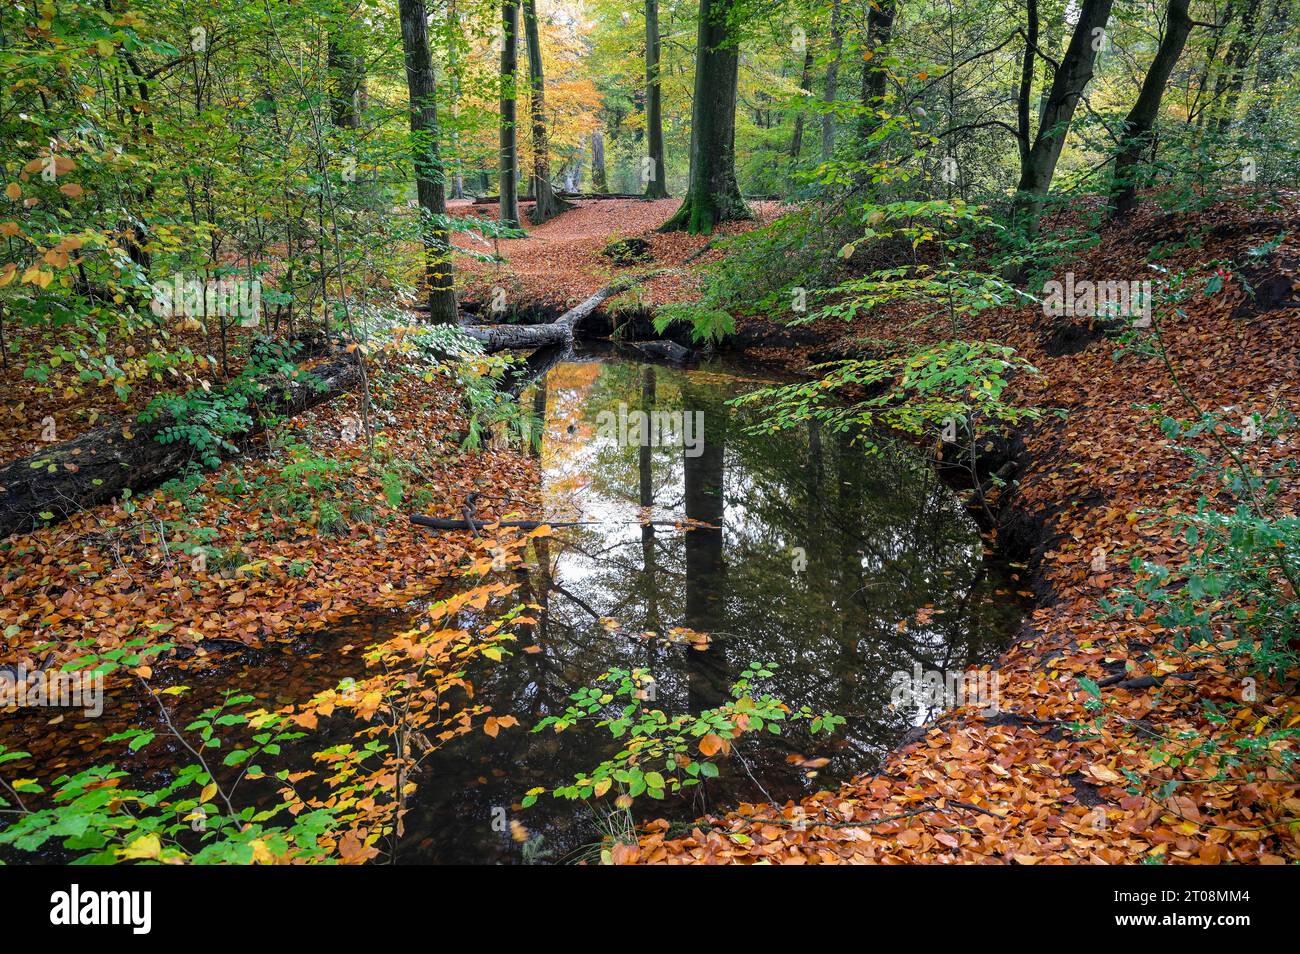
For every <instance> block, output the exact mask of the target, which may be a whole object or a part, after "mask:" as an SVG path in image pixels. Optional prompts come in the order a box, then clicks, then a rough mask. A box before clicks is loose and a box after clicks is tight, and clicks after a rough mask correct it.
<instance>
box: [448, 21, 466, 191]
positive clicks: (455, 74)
mask: <svg viewBox="0 0 1300 954" xmlns="http://www.w3.org/2000/svg"><path fill="white" fill-rule="evenodd" d="M459 30H460V18H459V16H458V15H457V13H456V2H455V0H449V2H448V3H447V92H448V94H449V97H450V99H451V119H452V131H451V152H452V163H453V165H454V167H455V172H454V174H453V175H452V177H451V197H452V198H453V199H463V198H465V162H464V159H463V158H462V156H461V148H460V83H461V75H460V57H459V49H458V43H457V36H456V34H457V31H459Z"/></svg>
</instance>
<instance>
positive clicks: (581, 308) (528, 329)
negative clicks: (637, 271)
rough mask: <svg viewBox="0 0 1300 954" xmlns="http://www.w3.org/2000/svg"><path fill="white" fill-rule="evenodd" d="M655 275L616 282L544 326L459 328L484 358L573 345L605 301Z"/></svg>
mask: <svg viewBox="0 0 1300 954" xmlns="http://www.w3.org/2000/svg"><path fill="white" fill-rule="evenodd" d="M657 274H659V273H658V272H647V273H645V274H642V275H632V276H629V277H626V278H622V279H619V280H618V281H616V282H614V284H612V285H608V286H606V287H605V288H602V289H601V290H600V291H598V292H596V294H594V295H592V296H591V297H590V298H588V299H587V300H586V301H584V302H582V303H581V304H579V305H575V306H574V307H573V308H570V309H569V310H568V311H566V312H565V313H564V314H562V315H561V316H560V317H559V318H556V319H555V320H554V321H552V322H551V323H550V324H545V325H480V326H476V327H464V326H462V327H461V330H462V331H463V332H464V333H465V334H467V335H469V336H470V337H471V338H473V339H475V340H476V341H478V342H480V343H481V344H482V345H483V350H484V351H486V352H487V353H488V354H492V353H493V352H496V351H505V350H508V349H512V348H527V349H529V350H536V349H538V348H545V347H547V346H549V345H564V344H571V343H572V342H573V331H574V329H575V328H576V327H577V326H578V324H579V322H581V321H582V320H583V319H584V318H586V317H587V316H588V315H590V314H591V313H592V312H594V311H595V310H596V309H597V308H599V307H600V305H601V303H602V302H603V301H605V299H607V298H612V297H613V296H614V295H617V294H619V293H621V292H625V291H627V290H628V289H629V288H632V287H634V286H636V285H639V284H640V283H641V282H643V281H645V280H646V279H648V278H652V277H653V276H655V275H657Z"/></svg>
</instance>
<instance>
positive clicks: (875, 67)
mask: <svg viewBox="0 0 1300 954" xmlns="http://www.w3.org/2000/svg"><path fill="white" fill-rule="evenodd" d="M896 11H897V0H880V2H878V3H877V2H876V0H871V2H870V4H869V11H868V13H867V34H868V37H869V42H870V47H869V52H870V53H871V54H872V55H871V56H870V57H866V58H865V59H863V61H862V100H861V105H862V114H861V115H860V116H859V117H858V148H859V149H860V150H862V151H863V152H864V153H865V152H866V151H867V150H868V149H869V148H870V141H871V136H872V134H873V133H875V131H876V129H877V128H878V127H879V126H880V117H879V115H878V112H877V111H878V110H879V109H880V108H881V104H882V102H883V101H884V98H885V90H886V88H887V87H886V81H887V80H888V78H889V74H888V71H887V70H886V69H885V67H883V66H882V65H880V61H881V60H882V59H883V58H884V55H885V51H884V48H885V47H886V46H888V45H889V41H890V40H891V39H892V38H893V35H894V14H895V12H896Z"/></svg>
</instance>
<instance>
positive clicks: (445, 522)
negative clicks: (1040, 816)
mask: <svg viewBox="0 0 1300 954" xmlns="http://www.w3.org/2000/svg"><path fill="white" fill-rule="evenodd" d="M410 519H411V523H413V524H415V525H416V526H417V527H427V528H429V529H430V530H473V531H475V532H477V531H479V530H483V529H486V528H487V527H514V528H515V529H517V530H536V529H537V528H538V527H596V526H600V525H601V524H605V523H609V522H610V521H608V520H500V521H497V520H492V519H486V518H485V519H483V520H466V519H461V520H456V519H454V518H452V517H426V516H424V515H422V514H418V513H413V514H411V518H410ZM628 523H635V524H636V525H637V526H641V527H682V528H683V529H698V530H715V529H717V528H716V527H710V526H700V527H687V526H686V525H685V524H684V523H682V521H680V520H629V521H628Z"/></svg>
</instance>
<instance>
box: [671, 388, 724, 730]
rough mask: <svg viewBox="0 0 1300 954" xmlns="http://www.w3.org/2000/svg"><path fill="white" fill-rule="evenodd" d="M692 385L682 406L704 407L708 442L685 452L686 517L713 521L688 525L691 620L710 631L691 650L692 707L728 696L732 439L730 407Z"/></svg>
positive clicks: (704, 706)
mask: <svg viewBox="0 0 1300 954" xmlns="http://www.w3.org/2000/svg"><path fill="white" fill-rule="evenodd" d="M703 404H704V402H703V401H702V400H700V396H699V395H698V394H696V393H695V392H694V389H693V388H691V387H690V386H689V385H687V386H684V387H683V388H682V411H683V413H684V414H693V413H694V412H695V411H697V410H699V411H704V414H703V417H704V439H703V447H700V448H697V449H698V450H700V453H699V455H698V456H695V457H692V456H690V455H689V454H687V455H684V457H683V460H684V469H685V474H686V480H685V483H686V488H685V491H686V493H685V505H686V516H687V517H688V518H689V519H691V520H700V521H703V522H705V523H708V524H712V525H713V527H714V528H715V529H711V530H688V531H686V534H685V540H684V546H685V548H686V625H687V626H688V627H689V628H690V629H693V630H696V631H697V632H702V633H709V635H710V636H711V637H712V638H713V641H712V642H711V643H710V644H709V648H708V649H706V650H704V651H702V652H697V651H695V650H692V651H690V652H688V653H687V654H686V657H687V658H686V662H687V666H688V672H687V683H688V686H689V689H688V693H689V705H690V708H691V709H692V710H693V711H700V710H702V709H709V708H713V707H714V706H718V705H721V704H722V703H723V702H725V701H726V699H727V680H728V677H729V674H728V672H727V656H726V647H725V646H724V640H723V638H722V637H721V636H720V635H718V634H717V633H715V632H713V630H714V629H715V627H716V625H717V623H718V622H719V621H720V619H721V614H720V612H719V609H720V606H719V604H720V602H721V599H722V592H723V585H724V582H723V581H724V577H725V574H726V565H725V564H724V563H723V560H722V518H723V500H722V488H723V477H724V472H723V467H724V464H723V461H724V457H725V454H726V442H727V410H726V407H725V405H717V406H715V407H711V408H709V409H708V410H707V411H705V410H704V407H703Z"/></svg>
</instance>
